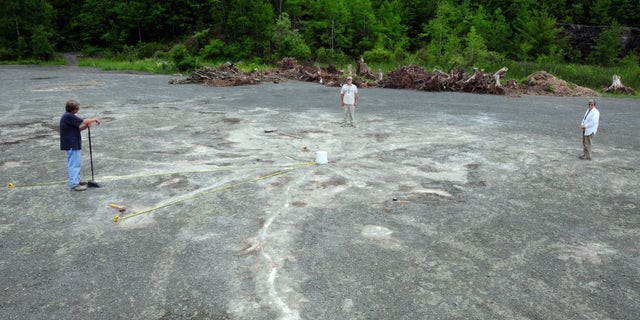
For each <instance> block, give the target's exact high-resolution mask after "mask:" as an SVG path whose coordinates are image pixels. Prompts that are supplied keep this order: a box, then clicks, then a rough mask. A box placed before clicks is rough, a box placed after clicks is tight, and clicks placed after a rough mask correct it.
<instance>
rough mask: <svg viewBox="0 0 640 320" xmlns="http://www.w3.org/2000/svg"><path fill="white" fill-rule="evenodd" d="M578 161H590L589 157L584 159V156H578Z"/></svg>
mask: <svg viewBox="0 0 640 320" xmlns="http://www.w3.org/2000/svg"><path fill="white" fill-rule="evenodd" d="M578 158H580V160H591V157H585V156H584V155H582V156H579V157H578Z"/></svg>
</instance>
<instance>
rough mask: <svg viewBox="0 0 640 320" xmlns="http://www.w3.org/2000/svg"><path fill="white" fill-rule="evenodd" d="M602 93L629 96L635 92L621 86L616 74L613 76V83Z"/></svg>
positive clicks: (620, 80)
mask: <svg viewBox="0 0 640 320" xmlns="http://www.w3.org/2000/svg"><path fill="white" fill-rule="evenodd" d="M604 91H605V92H609V93H624V94H631V95H635V94H636V92H635V90H633V89H631V88H627V87H625V86H624V85H623V84H622V79H620V76H618V75H617V74H614V75H613V82H612V83H611V85H610V86H608V87H607V88H606V89H604Z"/></svg>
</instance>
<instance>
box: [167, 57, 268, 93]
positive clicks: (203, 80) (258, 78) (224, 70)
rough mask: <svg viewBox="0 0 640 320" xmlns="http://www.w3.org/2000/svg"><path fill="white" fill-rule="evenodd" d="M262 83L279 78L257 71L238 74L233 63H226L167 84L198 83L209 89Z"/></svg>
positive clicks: (172, 80)
mask: <svg viewBox="0 0 640 320" xmlns="http://www.w3.org/2000/svg"><path fill="white" fill-rule="evenodd" d="M264 81H274V82H278V81H280V78H279V76H278V75H277V74H275V73H273V72H260V71H258V70H254V71H253V72H240V71H239V70H238V68H237V67H236V66H235V65H234V64H233V63H230V62H227V63H225V64H223V65H221V66H220V67H218V68H213V67H203V68H200V69H198V70H196V71H194V72H193V73H192V74H191V75H189V76H188V77H187V78H185V79H179V80H178V79H171V80H170V81H169V84H190V83H200V84H204V85H205V86H210V87H232V86H242V85H249V84H259V83H262V82H264Z"/></svg>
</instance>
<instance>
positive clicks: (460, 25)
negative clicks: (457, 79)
mask: <svg viewBox="0 0 640 320" xmlns="http://www.w3.org/2000/svg"><path fill="white" fill-rule="evenodd" d="M464 17H465V16H464V13H463V10H461V7H459V6H456V5H455V4H454V3H453V2H452V1H450V0H444V1H442V2H440V4H439V5H438V11H437V12H436V16H435V18H433V19H431V20H429V24H427V25H425V26H423V30H424V33H423V34H421V35H420V36H421V37H424V38H426V39H428V43H429V45H428V47H427V53H428V54H429V55H432V56H433V57H435V59H436V63H437V64H440V65H441V66H444V65H451V64H458V63H459V62H460V59H461V56H462V54H463V50H464V43H463V39H464V36H463V31H464V30H465V28H467V26H466V25H467V24H466V22H465V19H464Z"/></svg>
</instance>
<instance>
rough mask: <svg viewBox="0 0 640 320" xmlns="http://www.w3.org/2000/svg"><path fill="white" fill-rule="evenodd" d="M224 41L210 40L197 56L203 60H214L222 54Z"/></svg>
mask: <svg viewBox="0 0 640 320" xmlns="http://www.w3.org/2000/svg"><path fill="white" fill-rule="evenodd" d="M224 46H225V44H224V41H222V40H220V39H211V41H209V44H207V45H206V46H204V47H203V48H202V49H200V53H199V56H200V58H202V59H205V60H216V59H220V57H221V56H222V55H223V53H224Z"/></svg>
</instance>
